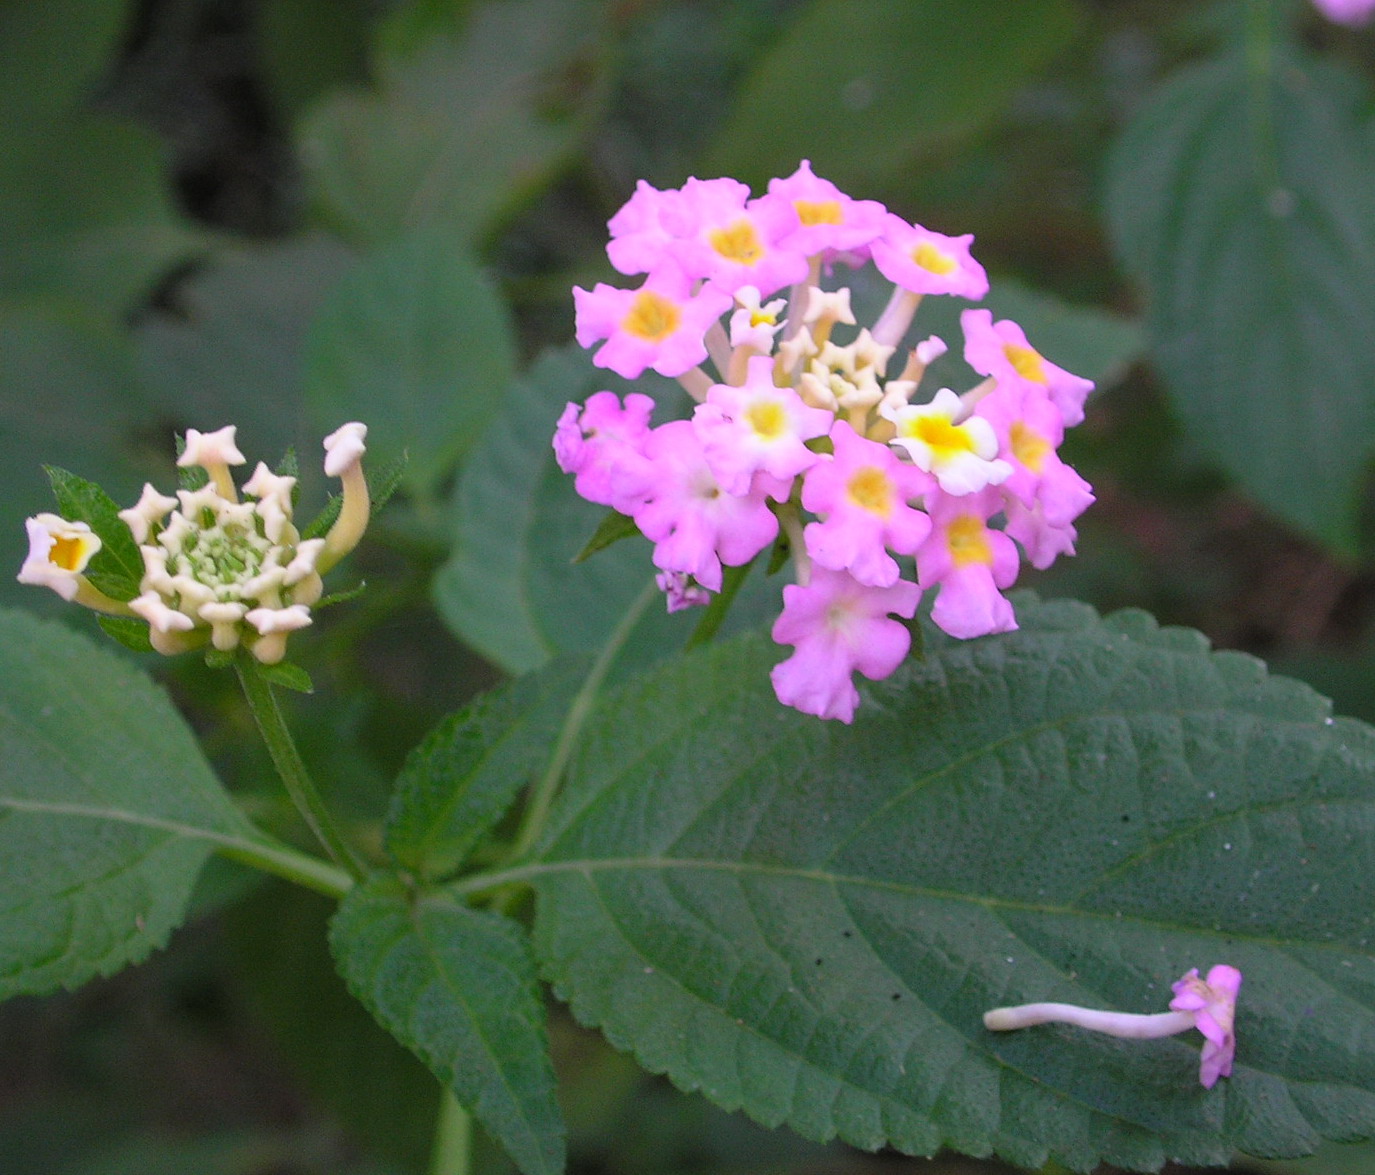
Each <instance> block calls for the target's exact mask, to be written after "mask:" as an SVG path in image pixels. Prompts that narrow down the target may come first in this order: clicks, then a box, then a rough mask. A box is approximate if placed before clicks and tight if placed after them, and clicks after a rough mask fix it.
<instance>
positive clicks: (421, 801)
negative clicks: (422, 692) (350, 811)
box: [386, 657, 589, 876]
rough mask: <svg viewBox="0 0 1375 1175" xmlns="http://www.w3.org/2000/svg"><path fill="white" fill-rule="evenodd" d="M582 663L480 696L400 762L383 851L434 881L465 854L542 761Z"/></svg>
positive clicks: (570, 660) (585, 664) (557, 665)
mask: <svg viewBox="0 0 1375 1175" xmlns="http://www.w3.org/2000/svg"><path fill="white" fill-rule="evenodd" d="M588 668H589V659H588V658H584V657H567V658H563V659H561V660H558V661H555V662H553V663H552V664H550V665H548V666H546V667H545V668H544V669H543V670H541V671H540V672H539V673H537V674H527V675H526V676H524V677H522V678H520V679H519V680H517V681H515V682H512V683H510V684H509V685H506V686H503V687H501V688H500V689H496V690H493V691H491V692H490V693H486V694H483V695H482V696H481V697H479V698H477V699H476V700H475V701H474V702H473V703H472V704H471V705H469V706H467V707H465V708H464V709H463V710H461V711H460V712H459V713H457V714H454V715H452V716H451V717H449V718H446V719H445V720H444V721H443V722H441V723H440V725H439V726H438V727H437V728H436V729H435V730H434V731H433V732H432V733H431V734H430V735H429V736H428V737H427V738H426V739H425V741H424V742H423V743H421V744H420V745H419V746H418V747H416V748H415V750H414V751H412V752H411V754H410V756H409V757H408V758H407V759H406V763H405V766H403V767H402V769H401V774H400V776H399V777H398V778H397V781H396V791H395V793H394V796H393V800H392V806H391V812H390V814H389V815H388V818H387V834H386V836H387V849H388V851H389V852H390V853H391V854H392V856H393V857H395V858H396V860H397V861H398V862H399V863H400V864H402V865H404V866H405V867H406V868H408V869H412V870H414V871H416V872H417V873H420V874H423V875H428V876H439V875H441V874H443V873H446V872H449V871H450V870H452V869H454V868H456V867H457V866H458V865H460V864H462V862H463V860H464V858H465V857H466V856H467V855H468V853H469V852H470V851H471V850H472V849H473V848H474V847H475V846H476V845H477V844H478V842H479V841H480V840H481V839H482V837H483V836H484V835H485V834H486V833H487V832H488V831H490V829H491V828H492V827H493V826H494V825H495V824H496V822H497V821H498V820H500V819H501V817H502V816H503V815H504V814H505V813H506V810H507V808H509V807H510V806H511V803H512V801H514V800H515V798H516V796H517V794H518V793H519V792H520V789H521V788H522V787H524V786H525V785H526V784H527V783H528V782H529V781H530V778H531V776H532V775H533V774H534V772H536V771H537V770H538V769H539V768H540V767H541V766H542V765H543V764H544V763H545V762H546V761H547V760H548V758H549V755H550V752H551V751H552V749H553V745H554V740H555V738H556V737H557V735H558V731H559V727H560V725H561V723H562V721H563V717H564V714H565V712H566V711H567V709H568V707H569V704H570V703H571V702H572V700H573V695H574V694H576V693H577V690H578V687H579V685H581V684H582V681H583V679H584V678H585V677H586V675H587V671H588Z"/></svg>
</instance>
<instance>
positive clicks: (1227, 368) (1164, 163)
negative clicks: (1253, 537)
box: [1107, 53, 1375, 547]
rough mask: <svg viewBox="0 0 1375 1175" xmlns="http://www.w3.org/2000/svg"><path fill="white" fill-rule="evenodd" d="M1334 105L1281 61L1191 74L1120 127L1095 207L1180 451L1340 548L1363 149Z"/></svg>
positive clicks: (1360, 406)
mask: <svg viewBox="0 0 1375 1175" xmlns="http://www.w3.org/2000/svg"><path fill="white" fill-rule="evenodd" d="M1348 94H1349V87H1348V86H1347V85H1345V84H1343V80H1342V79H1341V77H1340V76H1339V75H1334V74H1333V73H1332V72H1330V71H1329V69H1328V68H1326V67H1318V66H1314V65H1312V64H1311V63H1309V62H1307V61H1306V60H1304V59H1301V58H1298V57H1296V56H1294V55H1291V54H1288V53H1280V54H1278V55H1277V56H1276V57H1275V58H1274V60H1273V61H1269V62H1265V63H1263V64H1262V65H1257V64H1256V62H1255V61H1254V60H1252V59H1242V58H1241V57H1240V55H1237V56H1234V57H1232V58H1230V59H1227V60H1224V61H1220V62H1215V63H1211V64H1209V65H1206V66H1202V67H1199V68H1196V69H1193V70H1191V71H1189V72H1187V73H1184V74H1182V75H1181V76H1179V77H1177V78H1174V79H1172V80H1171V81H1169V82H1168V83H1166V84H1165V85H1164V86H1162V87H1161V89H1160V90H1159V91H1158V92H1157V93H1156V94H1155V95H1154V96H1153V97H1152V98H1151V100H1150V101H1149V102H1148V103H1147V104H1146V106H1145V108H1144V109H1143V110H1142V111H1141V113H1140V114H1139V115H1138V116H1137V118H1136V120H1135V122H1133V123H1132V125H1131V126H1130V127H1128V129H1127V131H1126V133H1125V134H1124V135H1123V137H1122V139H1121V141H1120V142H1119V144H1118V146H1117V149H1116V151H1115V153H1114V157H1113V161H1112V166H1111V169H1110V177H1109V187H1108V195H1107V211H1108V215H1109V218H1110V222H1111V227H1112V230H1113V235H1114V237H1115V240H1116V244H1117V248H1118V250H1119V251H1120V253H1121V255H1122V256H1123V258H1124V259H1125V260H1126V262H1127V264H1128V265H1129V266H1130V267H1131V268H1132V270H1133V271H1134V272H1135V274H1136V276H1137V277H1138V278H1140V279H1141V281H1142V282H1143V283H1144V284H1145V285H1146V287H1147V289H1148V292H1149V294H1150V309H1149V325H1150V329H1151V333H1152V336H1153V342H1154V357H1155V360H1156V362H1157V364H1158V365H1159V368H1160V370H1161V372H1162V374H1163V375H1164V377H1165V381H1166V384H1167V386H1168V388H1169V390H1170V393H1171V395H1172V398H1173V400H1174V404H1175V407H1176V409H1177V411H1178V412H1179V414H1180V417H1181V418H1182V419H1183V420H1184V422H1185V423H1186V424H1187V425H1188V427H1189V429H1190V431H1191V435H1192V437H1193V439H1194V440H1196V441H1197V442H1198V444H1199V445H1200V446H1202V447H1204V448H1205V449H1206V450H1207V451H1209V452H1210V453H1211V454H1212V455H1213V456H1214V457H1215V459H1216V460H1217V461H1218V462H1219V463H1220V464H1221V465H1222V466H1223V467H1224V468H1226V469H1227V471H1228V472H1230V473H1231V474H1232V475H1233V476H1234V477H1236V478H1237V479H1238V480H1239V481H1241V482H1242V484H1243V485H1245V486H1246V488H1247V489H1248V490H1249V491H1250V492H1251V493H1252V494H1254V495H1255V496H1256V497H1257V498H1258V499H1259V500H1260V501H1261V502H1263V503H1264V504H1265V505H1266V506H1268V507H1269V508H1270V509H1272V510H1274V511H1275V512H1276V513H1278V514H1279V515H1281V516H1282V517H1284V518H1286V519H1288V520H1289V521H1290V522H1292V523H1294V524H1296V525H1297V526H1299V527H1302V528H1304V529H1305V530H1308V531H1310V532H1311V533H1314V534H1316V535H1318V536H1320V537H1322V538H1324V539H1326V540H1327V541H1329V542H1331V543H1334V544H1337V545H1339V546H1347V547H1349V546H1350V545H1351V543H1352V542H1353V528H1354V524H1355V514H1356V487H1357V485H1358V482H1359V479H1360V477H1361V476H1362V474H1363V472H1364V469H1365V465H1366V461H1367V459H1368V458H1369V455H1370V451H1371V437H1372V435H1375V396H1373V395H1372V394H1371V392H1372V389H1375V350H1372V349H1371V347H1370V345H1369V340H1370V339H1371V338H1372V337H1375V189H1373V188H1372V185H1371V183H1370V175H1371V170H1372V167H1375V149H1372V144H1371V143H1370V141H1369V139H1368V138H1367V137H1362V135H1361V134H1360V133H1359V130H1358V127H1357V125H1356V122H1355V118H1354V115H1353V113H1352V112H1351V111H1350V109H1349V105H1350V103H1349V98H1348Z"/></svg>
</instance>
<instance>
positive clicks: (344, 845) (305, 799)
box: [234, 653, 367, 879]
mask: <svg viewBox="0 0 1375 1175" xmlns="http://www.w3.org/2000/svg"><path fill="white" fill-rule="evenodd" d="M234 668H235V670H236V671H237V672H238V675H239V684H240V685H241V686H243V693H244V697H245V698H246V699H247V700H248V708H249V709H250V710H252V711H253V718H254V721H256V722H257V724H258V730H259V732H260V733H261V734H262V736H263V742H264V743H266V744H267V753H268V754H269V755H270V756H271V757H272V763H273V765H274V766H275V767H276V768H277V774H278V775H279V776H281V779H282V783H283V785H284V786H285V787H286V791H287V795H289V796H290V797H291V800H292V803H294V804H295V805H296V807H297V810H299V811H300V813H301V816H302V817H303V818H304V820H305V822H306V824H307V825H309V826H310V830H311V832H313V833H314V834H315V836H316V839H317V840H319V842H320V843H321V844H322V845H323V846H324V848H325V851H326V852H327V853H329V855H330V857H331V858H332V859H333V861H334V863H335V864H336V865H339V866H342V867H343V868H344V869H346V870H347V871H348V872H349V873H350V874H351V875H352V876H353V877H354V878H355V879H361V878H362V877H363V876H364V874H365V873H366V872H367V870H366V869H365V868H364V866H363V863H362V861H360V860H359V859H358V857H357V856H356V855H355V854H354V851H353V849H352V848H350V847H349V844H348V842H347V841H346V840H345V839H344V837H343V834H342V833H341V832H340V831H339V827H338V825H337V824H335V822H334V817H333V816H331V815H330V812H329V809H328V808H327V807H325V801H324V799H323V798H322V797H321V795H320V793H319V792H318V791H317V790H316V788H315V783H314V781H313V780H312V779H311V778H310V772H309V771H307V770H306V765H305V763H304V761H303V760H302V759H301V753H300V752H299V751H298V750H297V749H296V742H295V740H294V739H293V738H292V737H291V731H290V730H289V729H287V725H286V720H285V719H284V718H283V717H282V711H281V707H280V706H278V705H277V696H276V694H274V693H273V692H272V683H271V682H269V681H268V680H267V679H266V678H265V677H264V676H263V675H262V672H261V670H260V668H259V665H258V663H257V662H256V661H255V660H253V658H252V657H251V656H249V655H247V654H244V653H240V655H239V656H238V657H237V658H235V660H234Z"/></svg>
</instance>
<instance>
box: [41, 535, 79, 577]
mask: <svg viewBox="0 0 1375 1175" xmlns="http://www.w3.org/2000/svg"><path fill="white" fill-rule="evenodd" d="M87 557H88V556H87V544H86V541H85V540H84V539H83V538H82V537H81V536H80V535H77V536H75V537H74V538H64V537H62V536H61V535H54V536H53V545H52V547H51V549H50V550H49V551H48V562H49V563H52V564H53V565H54V566H57V567H60V568H62V570H63V571H80V570H81V568H82V567H83V566H84V565H85V563H86V559H87Z"/></svg>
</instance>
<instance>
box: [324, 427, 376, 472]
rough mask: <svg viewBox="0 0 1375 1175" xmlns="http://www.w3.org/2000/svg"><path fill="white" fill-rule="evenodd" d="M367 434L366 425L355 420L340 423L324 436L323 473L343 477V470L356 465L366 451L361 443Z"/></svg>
mask: <svg viewBox="0 0 1375 1175" xmlns="http://www.w3.org/2000/svg"><path fill="white" fill-rule="evenodd" d="M367 435H368V426H367V425H366V424H359V423H358V422H357V421H356V420H355V421H352V422H351V423H349V424H342V425H340V426H339V427H338V428H336V429H335V430H334V431H333V432H332V433H330V434H329V436H327V437H326V438H325V474H326V476H328V477H343V476H344V472H345V471H346V470H347V469H348V468H349V467H350V466H354V465H357V464H358V463H359V462H360V461H361V460H362V459H363V454H364V453H365V452H367V447H366V446H365V445H364V444H363V441H364V439H365V438H366V437H367Z"/></svg>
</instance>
